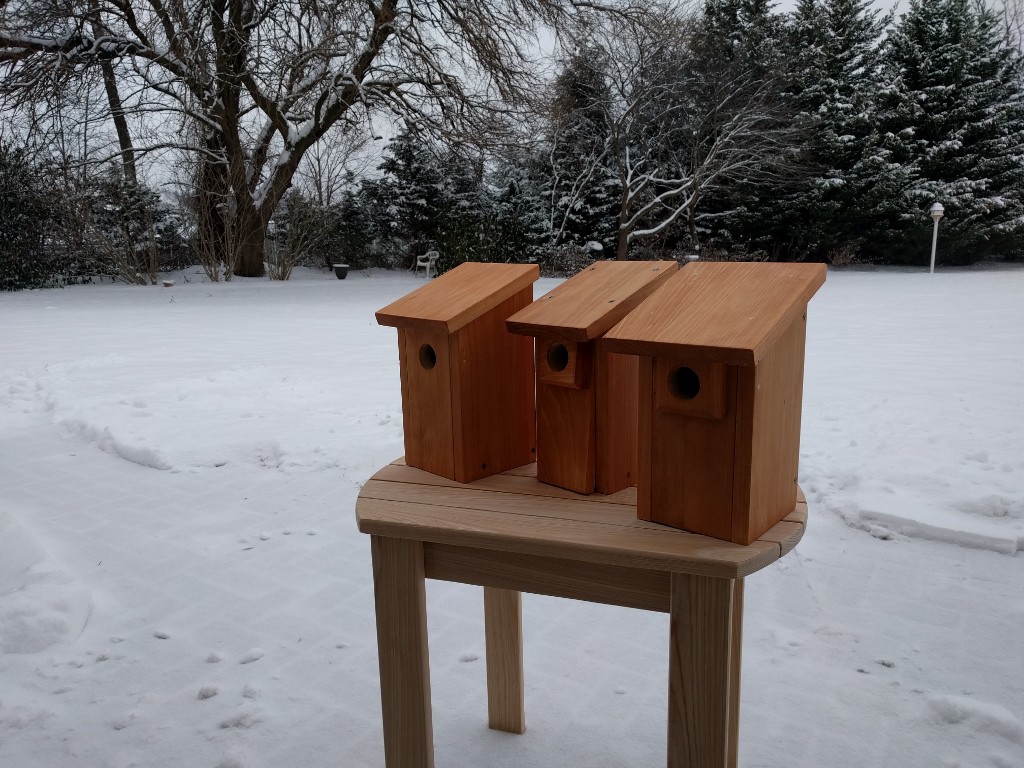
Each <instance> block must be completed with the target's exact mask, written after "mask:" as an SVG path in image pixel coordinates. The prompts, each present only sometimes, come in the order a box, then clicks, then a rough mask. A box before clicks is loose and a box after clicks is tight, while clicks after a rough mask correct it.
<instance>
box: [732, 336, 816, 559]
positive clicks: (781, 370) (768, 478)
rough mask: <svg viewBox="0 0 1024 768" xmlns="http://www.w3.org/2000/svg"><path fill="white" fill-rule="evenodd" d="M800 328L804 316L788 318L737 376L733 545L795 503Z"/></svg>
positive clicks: (746, 539)
mask: <svg viewBox="0 0 1024 768" xmlns="http://www.w3.org/2000/svg"><path fill="white" fill-rule="evenodd" d="M806 329H807V322H806V319H805V318H804V316H797V317H796V318H794V320H793V322H791V323H790V325H789V327H788V328H787V329H786V330H785V332H784V333H783V335H782V336H780V337H779V339H778V340H777V342H776V344H775V345H774V346H773V348H772V349H771V351H770V352H769V353H768V354H767V355H766V356H765V357H764V359H762V361H761V362H760V363H759V364H758V365H757V367H756V368H754V369H753V370H750V369H743V370H741V371H740V374H739V382H740V386H739V398H738V402H739V404H740V406H739V407H740V410H741V411H742V414H741V415H740V416H739V417H738V418H737V434H736V444H737V447H738V448H739V447H740V446H742V457H741V455H740V451H739V450H737V461H736V493H735V497H734V498H735V504H736V513H735V514H734V516H733V530H732V534H731V539H732V540H733V541H735V542H736V543H738V544H746V543H749V542H751V541H754V540H756V539H757V538H758V537H759V536H761V534H763V533H764V532H765V531H767V530H768V529H769V528H771V527H772V526H773V525H775V523H777V522H778V521H779V520H781V519H782V518H784V517H785V516H786V515H788V514H789V513H790V512H791V511H792V510H793V507H794V506H795V504H796V494H797V474H798V471H799V463H800V416H801V405H802V399H803V373H804V340H805V335H806Z"/></svg>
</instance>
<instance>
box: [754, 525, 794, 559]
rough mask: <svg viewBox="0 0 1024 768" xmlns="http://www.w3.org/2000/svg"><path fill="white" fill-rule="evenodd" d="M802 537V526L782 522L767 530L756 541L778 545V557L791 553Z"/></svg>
mask: <svg viewBox="0 0 1024 768" xmlns="http://www.w3.org/2000/svg"><path fill="white" fill-rule="evenodd" d="M803 537H804V526H802V525H800V523H791V522H787V521H786V520H783V521H782V522H779V523H776V524H775V525H774V526H772V527H771V528H769V529H768V530H767V531H765V532H764V533H763V534H761V537H760V538H759V539H758V541H774V542H776V543H777V544H778V545H779V557H782V556H783V555H785V554H788V553H789V552H792V551H793V547H795V546H796V545H797V544H799V543H800V539H802V538H803Z"/></svg>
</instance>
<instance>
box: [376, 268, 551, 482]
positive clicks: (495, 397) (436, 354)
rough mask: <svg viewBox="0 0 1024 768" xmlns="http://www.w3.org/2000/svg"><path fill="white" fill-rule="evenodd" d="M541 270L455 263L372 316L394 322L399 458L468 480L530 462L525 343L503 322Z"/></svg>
mask: <svg viewBox="0 0 1024 768" xmlns="http://www.w3.org/2000/svg"><path fill="white" fill-rule="evenodd" d="M539 276H540V268H539V267H537V266H536V265H520V264H477V263H466V264H461V265H459V266H458V267H456V268H455V269H453V270H451V271H449V272H446V273H445V274H444V275H442V276H441V277H438V278H436V279H435V280H432V281H430V282H428V283H427V284H426V285H424V286H423V287H422V288H418V289H417V290H415V291H413V292H412V293H410V294H408V295H407V296H405V297H403V298H401V299H399V300H398V301H396V302H394V303H393V304H389V305H388V306H386V307H384V308H383V309H381V310H380V311H379V312H377V322H378V323H380V324H381V325H391V326H395V327H396V328H398V358H399V365H400V368H401V374H402V416H403V419H404V421H405V460H406V463H407V464H409V465H411V466H414V467H418V468H419V469H424V470H426V471H427V472H432V473H434V474H436V475H442V476H444V477H447V478H449V479H451V480H456V481H458V482H460V483H468V482H471V481H473V480H478V479H480V478H482V477H487V476H488V475H493V474H497V473H500V472H504V471H506V470H508V469H512V468H513V467H518V466H521V465H523V464H529V463H530V462H532V461H533V460H534V453H535V450H536V425H535V421H534V418H535V407H534V403H535V401H534V391H533V390H534V388H533V344H532V342H531V341H530V340H529V339H524V338H522V337H520V336H514V335H513V334H511V333H509V332H508V331H507V330H506V328H505V319H506V318H508V317H509V316H511V315H513V314H515V313H516V312H518V311H519V310H520V309H522V308H523V307H525V306H526V305H528V304H529V303H530V302H531V301H533V283H534V282H535V281H536V280H537V278H538V277H539Z"/></svg>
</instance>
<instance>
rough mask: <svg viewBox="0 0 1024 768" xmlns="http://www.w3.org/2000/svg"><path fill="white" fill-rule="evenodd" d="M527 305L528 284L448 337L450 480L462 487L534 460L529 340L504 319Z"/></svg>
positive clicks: (532, 392) (531, 356)
mask: <svg viewBox="0 0 1024 768" xmlns="http://www.w3.org/2000/svg"><path fill="white" fill-rule="evenodd" d="M532 300H533V286H532V284H528V285H527V286H526V287H525V288H523V289H522V290H520V291H519V292H518V293H516V294H514V295H512V296H509V297H508V298H506V299H505V300H504V301H502V302H501V303H500V304H498V305H497V306H495V307H493V308H492V309H490V310H488V311H487V312H486V313H484V314H483V315H481V316H480V317H478V318H477V319H476V320H475V321H474V322H472V323H470V324H469V325H466V326H465V327H464V328H462V330H460V331H459V332H458V333H455V334H452V335H451V336H449V337H448V338H449V346H448V350H449V351H448V354H449V359H450V360H451V361H452V366H451V368H452V383H451V397H452V403H453V405H452V429H453V432H454V454H455V458H454V465H455V466H454V470H455V471H454V474H453V476H452V477H453V479H455V480H458V481H459V482H462V483H468V482H471V481H472V480H476V479H477V478H480V477H485V476H487V475H493V474H497V473H500V472H504V471H505V470H506V469H511V468H512V467H518V466H520V465H521V464H526V463H529V462H531V461H533V460H534V459H535V457H536V445H537V442H536V429H537V426H536V413H535V401H534V377H533V340H532V339H529V338H526V337H523V336H515V335H513V334H511V333H509V332H508V331H507V330H506V329H505V318H507V317H508V316H509V315H511V314H512V313H513V312H515V311H516V310H518V309H520V308H521V307H524V306H526V305H527V304H529V303H530V302H531V301H532Z"/></svg>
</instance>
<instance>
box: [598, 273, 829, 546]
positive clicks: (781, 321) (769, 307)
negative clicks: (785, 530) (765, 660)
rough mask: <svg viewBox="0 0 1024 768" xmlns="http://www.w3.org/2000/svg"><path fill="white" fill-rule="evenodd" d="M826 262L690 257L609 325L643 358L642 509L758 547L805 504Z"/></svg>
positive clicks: (611, 339) (610, 341)
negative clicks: (811, 317) (813, 354)
mask: <svg viewBox="0 0 1024 768" xmlns="http://www.w3.org/2000/svg"><path fill="white" fill-rule="evenodd" d="M824 279H825V268H824V265H818V264H714V263H712V264H699V263H698V264H691V265H689V266H687V267H686V268H685V269H683V270H682V271H680V272H679V273H678V274H677V275H675V276H674V277H673V278H672V279H670V280H669V281H668V282H667V283H666V284H665V285H664V286H663V287H662V288H661V289H659V291H658V292H656V293H655V294H654V295H652V296H651V297H650V298H649V299H648V300H646V301H645V302H644V303H643V304H641V305H640V306H639V307H637V308H636V310H634V311H633V312H632V313H631V314H630V315H628V316H627V317H626V318H625V319H624V320H623V321H621V322H620V323H619V324H618V325H617V326H616V327H615V328H613V329H611V330H610V331H609V332H608V333H607V334H606V335H605V337H604V340H603V343H604V344H605V345H606V347H607V348H608V349H609V350H614V351H616V352H621V353H626V354H634V355H638V356H639V365H640V378H639V381H640V388H639V394H638V409H639V436H638V440H639V445H638V455H639V479H638V483H637V515H638V516H639V517H641V518H642V519H645V520H652V521H655V522H659V523H664V524H666V525H672V526H675V527H678V528H683V529H684V530H687V531H692V532H694V533H701V534H705V535H708V536H714V537H716V538H720V539H727V540H730V541H733V542H735V543H738V544H750V543H751V542H752V541H754V540H756V539H757V538H758V537H759V536H760V535H762V534H763V533H764V532H766V531H767V530H768V529H769V528H771V527H772V526H773V525H774V524H775V523H777V522H778V521H779V520H781V519H782V518H783V517H785V516H786V515H787V514H789V512H790V511H791V510H792V509H793V507H794V506H795V504H796V495H797V486H796V479H797V469H798V466H797V465H798V459H799V447H800V411H801V403H802V395H803V359H804V341H805V336H806V322H807V314H806V307H807V302H808V301H809V300H810V298H811V296H813V295H814V292H815V291H816V290H817V289H818V287H820V286H821V284H822V283H823V282H824Z"/></svg>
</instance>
